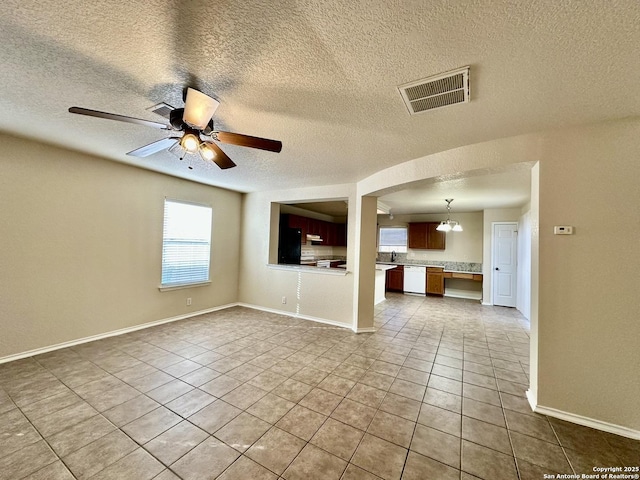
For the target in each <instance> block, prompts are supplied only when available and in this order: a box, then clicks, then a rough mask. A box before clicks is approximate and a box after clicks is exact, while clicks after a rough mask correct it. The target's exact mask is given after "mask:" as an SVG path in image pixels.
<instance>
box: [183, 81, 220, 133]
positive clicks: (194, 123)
mask: <svg viewBox="0 0 640 480" xmlns="http://www.w3.org/2000/svg"><path fill="white" fill-rule="evenodd" d="M218 105H220V102H218V101H217V100H215V99H214V98H211V97H210V96H209V95H205V94H204V93H202V92H199V91H198V90H194V89H193V88H187V99H186V101H185V102H184V114H183V116H182V120H184V123H186V124H187V125H189V126H190V127H193V128H197V129H198V130H204V129H205V128H206V126H207V124H208V123H209V120H211V117H213V114H214V113H216V110H217V108H218Z"/></svg>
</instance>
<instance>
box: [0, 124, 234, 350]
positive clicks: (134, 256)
mask: <svg viewBox="0 0 640 480" xmlns="http://www.w3.org/2000/svg"><path fill="white" fill-rule="evenodd" d="M0 141H1V143H2V150H1V152H0V164H1V166H2V175H0V205H2V222H0V239H1V244H2V248H0V271H1V272H2V274H1V275H0V298H1V299H2V300H1V304H2V312H1V313H0V315H1V320H2V334H0V358H2V357H5V356H9V355H13V354H18V353H21V352H25V351H29V350H32V349H37V348H42V347H46V346H51V345H55V344H58V343H62V342H67V341H72V340H76V339H80V338H84V337H88V336H92V335H97V334H101V333H105V332H110V331H114V330H118V329H122V328H127V327H132V326H135V325H139V324H143V323H146V322H151V321H156V320H161V319H165V318H170V317H174V316H179V315H184V314H188V313H190V312H196V311H200V310H206V309H210V308H213V307H216V306H220V305H225V304H229V303H233V302H235V301H237V286H238V265H239V257H240V249H239V243H238V238H239V236H240V214H241V199H242V195H241V194H239V193H236V192H230V191H227V190H222V189H219V188H213V187H208V186H204V185H199V184H195V183H192V182H188V181H185V180H179V179H176V178H173V177H169V176H166V175H162V174H159V173H153V172H149V171H147V170H142V169H139V168H135V167H132V166H127V165H123V164H119V163H115V162H113V161H109V160H104V159H101V158H97V157H93V156H89V155H84V154H80V153H77V152H72V151H69V150H64V149H61V148H57V147H54V146H50V145H44V144H39V143H36V142H33V141H29V140H24V139H20V138H16V137H11V136H8V135H1V134H0ZM165 197H170V198H174V199H181V200H188V201H192V202H197V203H202V204H207V205H211V206H212V207H213V234H212V251H211V280H212V283H211V285H209V286H204V287H198V288H189V289H183V290H174V291H167V292H160V291H159V290H158V285H159V284H160V276H161V258H162V222H163V209H164V199H165ZM187 297H191V298H192V305H191V306H187V305H186V298H187Z"/></svg>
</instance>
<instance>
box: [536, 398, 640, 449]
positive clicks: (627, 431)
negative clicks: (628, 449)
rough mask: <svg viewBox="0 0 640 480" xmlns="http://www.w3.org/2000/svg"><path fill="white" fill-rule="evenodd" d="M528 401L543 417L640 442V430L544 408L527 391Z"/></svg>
mask: <svg viewBox="0 0 640 480" xmlns="http://www.w3.org/2000/svg"><path fill="white" fill-rule="evenodd" d="M527 400H529V404H530V405H531V408H532V410H533V411H534V412H535V413H539V414H541V415H547V416H548V417H553V418H558V419H560V420H565V421H567V422H571V423H575V424H577V425H582V426H583V427H589V428H593V429H595V430H601V431H603V432H607V433H613V434H614V435H620V436H621V437H627V438H632V439H634V440H640V430H633V429H631V428H628V427H623V426H622V425H616V424H614V423H609V422H603V421H602V420H596V419H594V418H589V417H583V416H582V415H576V414H575V413H569V412H564V411H562V410H557V409H555V408H551V407H544V406H541V405H537V404H536V399H535V396H534V394H533V392H531V390H527Z"/></svg>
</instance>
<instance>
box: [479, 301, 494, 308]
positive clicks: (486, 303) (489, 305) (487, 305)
mask: <svg viewBox="0 0 640 480" xmlns="http://www.w3.org/2000/svg"><path fill="white" fill-rule="evenodd" d="M480 305H484V306H485V307H493V303H489V302H482V303H481V304H480Z"/></svg>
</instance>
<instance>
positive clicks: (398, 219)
mask: <svg viewBox="0 0 640 480" xmlns="http://www.w3.org/2000/svg"><path fill="white" fill-rule="evenodd" d="M446 219H447V214H446V213H444V214H412V215H394V216H393V220H391V219H389V215H378V225H379V226H401V227H405V226H407V225H408V224H409V223H410V222H440V221H441V220H446ZM451 219H452V220H457V221H458V222H460V224H461V225H462V228H463V231H462V232H449V233H447V234H446V235H447V240H446V243H445V249H444V250H415V249H409V250H408V253H407V258H408V259H409V260H435V261H449V262H473V263H481V262H482V235H483V231H482V228H483V226H482V212H471V213H457V212H456V213H453V212H452V214H451Z"/></svg>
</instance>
